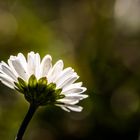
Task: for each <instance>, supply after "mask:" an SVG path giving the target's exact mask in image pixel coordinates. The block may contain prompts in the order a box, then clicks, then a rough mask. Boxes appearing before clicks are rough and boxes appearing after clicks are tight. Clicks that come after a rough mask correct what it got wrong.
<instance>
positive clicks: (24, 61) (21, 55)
mask: <svg viewBox="0 0 140 140" xmlns="http://www.w3.org/2000/svg"><path fill="white" fill-rule="evenodd" d="M18 58H19V60H20V62H22V63H21V64H22V66H23V68H24V69H25V70H26V72H27V61H26V58H25V57H24V55H23V54H22V53H18Z"/></svg>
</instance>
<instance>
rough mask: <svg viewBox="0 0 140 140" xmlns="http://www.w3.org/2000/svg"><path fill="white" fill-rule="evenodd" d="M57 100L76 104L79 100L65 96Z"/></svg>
mask: <svg viewBox="0 0 140 140" xmlns="http://www.w3.org/2000/svg"><path fill="white" fill-rule="evenodd" d="M57 102H60V103H64V104H70V105H74V104H77V103H78V102H79V100H77V99H67V98H63V99H58V100H57Z"/></svg>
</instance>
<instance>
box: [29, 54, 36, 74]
mask: <svg viewBox="0 0 140 140" xmlns="http://www.w3.org/2000/svg"><path fill="white" fill-rule="evenodd" d="M27 69H28V74H29V75H30V76H31V75H32V74H34V75H35V53H34V52H30V53H28V56H27Z"/></svg>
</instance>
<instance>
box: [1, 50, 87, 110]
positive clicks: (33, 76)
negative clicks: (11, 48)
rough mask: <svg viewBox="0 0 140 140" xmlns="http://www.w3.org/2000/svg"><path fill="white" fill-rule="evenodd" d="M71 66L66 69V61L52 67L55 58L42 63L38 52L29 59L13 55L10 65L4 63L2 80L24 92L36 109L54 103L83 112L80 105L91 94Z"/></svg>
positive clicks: (30, 55)
mask: <svg viewBox="0 0 140 140" xmlns="http://www.w3.org/2000/svg"><path fill="white" fill-rule="evenodd" d="M78 78H79V76H78V75H77V73H76V72H75V71H74V69H72V68H71V67H68V68H64V64H63V61H62V60H58V61H57V62H56V63H55V64H54V65H52V57H51V56H50V55H46V56H45V57H44V58H43V59H42V60H41V58H40V55H39V54H38V53H34V52H30V53H28V55H27V59H26V58H25V56H24V55H23V54H22V53H19V54H18V55H17V56H10V58H9V59H8V63H5V62H3V61H2V62H1V63H0V80H1V82H2V83H3V84H5V85H6V86H8V87H9V88H12V89H15V90H17V91H19V92H20V93H22V94H23V95H24V97H25V99H26V100H27V101H28V102H29V103H30V104H33V105H35V106H44V105H48V104H53V105H56V106H59V107H61V108H62V109H63V110H65V111H68V112H69V111H70V110H72V111H76V112H80V111H81V110H82V107H81V106H78V105H76V104H77V103H78V102H79V101H80V100H82V99H85V98H87V97H88V95H85V94H83V92H85V91H86V88H85V87H82V82H76V80H77V79H78Z"/></svg>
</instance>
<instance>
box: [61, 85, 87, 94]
mask: <svg viewBox="0 0 140 140" xmlns="http://www.w3.org/2000/svg"><path fill="white" fill-rule="evenodd" d="M86 90H87V89H86V88H85V87H70V88H65V90H63V91H62V92H63V93H64V94H71V93H78V94H79V93H83V92H85V91H86Z"/></svg>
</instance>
